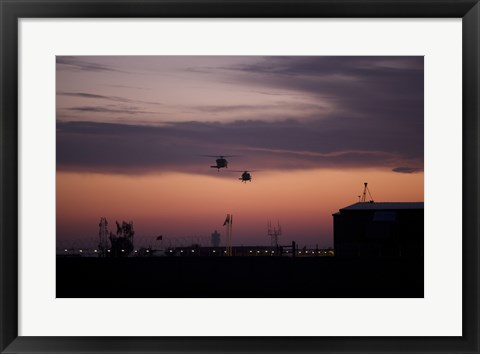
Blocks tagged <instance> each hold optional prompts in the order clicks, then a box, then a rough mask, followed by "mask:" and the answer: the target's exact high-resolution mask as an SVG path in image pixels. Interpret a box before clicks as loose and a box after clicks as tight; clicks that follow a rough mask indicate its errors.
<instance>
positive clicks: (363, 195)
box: [360, 182, 373, 203]
mask: <svg viewBox="0 0 480 354" xmlns="http://www.w3.org/2000/svg"><path fill="white" fill-rule="evenodd" d="M363 184H364V186H365V187H364V188H363V194H362V199H361V200H360V201H361V202H362V203H373V197H372V194H371V193H370V189H368V182H364V183H363ZM367 192H368V195H369V196H370V200H369V201H367Z"/></svg>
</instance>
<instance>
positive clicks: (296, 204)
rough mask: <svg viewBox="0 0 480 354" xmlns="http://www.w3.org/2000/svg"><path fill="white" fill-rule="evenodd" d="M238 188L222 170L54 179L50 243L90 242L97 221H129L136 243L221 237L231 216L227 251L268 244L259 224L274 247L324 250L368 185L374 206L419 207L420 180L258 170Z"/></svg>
mask: <svg viewBox="0 0 480 354" xmlns="http://www.w3.org/2000/svg"><path fill="white" fill-rule="evenodd" d="M252 176H253V181H252V182H249V183H247V184H244V183H241V182H240V181H239V180H238V179H237V178H238V176H236V175H235V174H233V173H229V174H228V175H227V173H226V171H220V172H219V174H216V172H215V173H213V171H212V174H211V176H206V175H193V174H180V173H163V174H145V175H139V176H132V175H118V174H91V173H74V172H57V186H56V192H57V238H58V240H70V239H77V238H82V239H92V240H93V241H96V240H97V238H98V236H97V235H98V222H99V220H100V218H101V217H106V218H107V220H108V221H109V228H110V230H111V231H114V230H115V226H114V225H115V220H118V221H120V222H121V221H122V220H125V221H133V222H134V227H135V230H136V236H139V237H140V238H142V237H144V238H151V237H154V236H155V235H164V236H166V237H168V238H169V239H175V238H179V237H193V236H195V237H197V236H202V237H207V238H209V236H210V234H211V233H212V232H213V231H214V230H218V231H219V232H220V233H221V234H222V235H223V234H224V230H223V227H222V223H223V220H224V218H225V215H226V214H227V213H231V214H233V215H234V221H233V222H234V223H233V230H234V231H233V243H234V244H235V245H240V244H245V245H269V244H270V240H269V238H268V236H267V222H268V221H269V220H270V221H271V222H272V223H276V222H277V221H279V222H280V224H281V226H282V231H283V234H282V236H281V237H280V240H281V243H282V244H284V243H290V242H291V241H292V240H294V241H297V242H298V243H299V244H300V245H315V244H318V245H319V247H323V246H329V245H332V243H333V230H332V229H333V220H332V214H333V213H335V212H337V211H338V209H340V208H343V207H345V206H348V205H350V204H353V203H356V202H357V201H358V196H359V195H361V193H362V190H363V182H365V181H368V182H369V188H370V191H371V193H372V196H373V198H374V200H375V201H377V202H387V201H396V202H402V201H423V200H424V197H423V195H424V181H423V179H424V175H423V173H416V174H402V173H395V172H391V171H389V170H388V171H381V170H376V169H343V170H325V169H317V170H303V171H265V172H257V173H253V174H252Z"/></svg>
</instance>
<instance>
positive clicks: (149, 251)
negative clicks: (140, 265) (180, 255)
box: [147, 250, 172, 253]
mask: <svg viewBox="0 0 480 354" xmlns="http://www.w3.org/2000/svg"><path fill="white" fill-rule="evenodd" d="M148 252H150V251H149V250H147V253H148ZM170 252H172V251H170Z"/></svg>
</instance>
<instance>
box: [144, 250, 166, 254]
mask: <svg viewBox="0 0 480 354" xmlns="http://www.w3.org/2000/svg"><path fill="white" fill-rule="evenodd" d="M147 252H148V251H147ZM170 253H172V250H170Z"/></svg>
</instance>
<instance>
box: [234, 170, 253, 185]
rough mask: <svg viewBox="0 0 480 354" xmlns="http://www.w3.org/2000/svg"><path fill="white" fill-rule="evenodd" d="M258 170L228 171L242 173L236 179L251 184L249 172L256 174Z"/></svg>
mask: <svg viewBox="0 0 480 354" xmlns="http://www.w3.org/2000/svg"><path fill="white" fill-rule="evenodd" d="M257 171H258V170H252V171H230V172H242V175H241V176H240V177H239V178H238V179H239V180H240V181H242V182H244V183H247V181H248V182H252V175H251V174H250V172H257Z"/></svg>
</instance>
